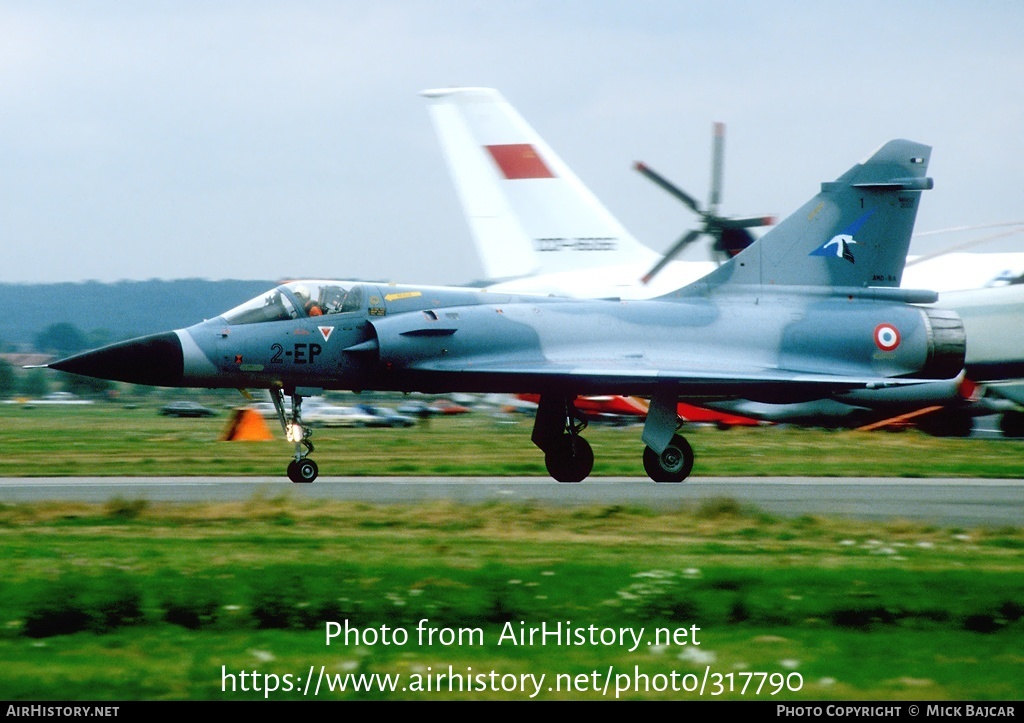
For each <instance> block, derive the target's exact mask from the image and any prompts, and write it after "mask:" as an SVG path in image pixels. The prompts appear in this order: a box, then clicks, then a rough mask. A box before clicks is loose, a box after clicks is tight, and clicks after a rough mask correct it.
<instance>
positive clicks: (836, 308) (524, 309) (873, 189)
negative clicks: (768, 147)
mask: <svg viewBox="0 0 1024 723" xmlns="http://www.w3.org/2000/svg"><path fill="white" fill-rule="evenodd" d="M521 150H522V149H519V150H515V149H512V150H509V149H504V150H497V151H495V152H496V153H497V154H498V155H499V157H501V158H504V159H505V160H504V161H503V162H505V163H508V164H511V165H510V166H509V167H510V168H512V167H519V168H527V169H528V168H530V167H531V166H530V164H531V163H533V162H534V161H531V160H530V159H529V158H526V157H522V153H521ZM930 153H931V149H930V148H929V147H928V146H925V145H922V144H920V143H914V142H911V141H907V140H894V141H890V142H888V143H886V144H884V145H883V146H882V147H881V148H879V150H878V151H876V152H875V153H874V154H873V155H871V156H870V157H869V158H868V159H867V160H866V161H864V162H862V163H859V164H857V165H854V166H853V167H852V168H851V169H850V170H849V171H847V172H846V173H844V174H842V175H841V176H840V177H839V178H838V179H837V180H835V181H833V182H830V183H824V184H822V187H821V191H820V193H818V194H817V195H816V196H814V198H812V199H811V200H810V201H808V202H807V203H806V204H805V205H804V206H803V207H802V208H800V209H799V210H798V211H796V212H795V213H794V214H793V215H791V216H790V217H788V218H787V219H785V220H784V221H782V222H781V223H780V224H778V225H777V226H775V227H774V228H772V229H771V230H770V231H769V232H767V233H766V234H765V235H764V236H762V237H761V238H760V239H759V240H757V241H756V242H755V243H754V244H752V245H751V246H749V247H748V248H747V249H745V250H744V251H742V252H741V253H739V254H738V255H737V256H735V257H734V258H733V259H731V260H730V261H728V262H726V263H725V264H723V265H722V266H719V267H718V268H717V269H715V270H714V271H713V272H712V273H710V274H708V275H707V276H705V277H704V278H702V279H700V280H699V281H697V282H695V283H692V284H689V285H686V286H682V287H680V288H678V289H675V290H673V291H671V292H670V293H667V294H664V295H662V296H659V297H657V298H652V299H625V300H624V299H570V298H564V297H550V296H534V295H527V294H513V293H496V292H493V291H484V290H480V289H472V288H458V287H450V288H439V287H426V286H416V285H406V286H397V285H385V284H375V283H355V282H345V281H325V280H307V281H294V282H290V283H286V284H283V285H281V286H278V287H277V288H275V289H272V290H270V291H268V292H267V293H265V294H263V295H261V296H259V297H257V298H255V299H253V300H251V301H249V302H247V303H245V304H243V305H241V306H239V307H237V308H235V309H231V310H230V311H226V312H225V313H223V314H222V315H220V316H219V317H217V318H215V319H210V320H208V321H204V322H202V323H199V324H196V325H194V326H191V327H188V328H186V329H178V330H176V331H171V332H167V333H163V334H156V335H152V336H147V337H142V338H139V339H134V340H131V341H126V342H122V343H119V344H114V345H111V346H107V347H103V348H100V349H97V350H95V351H90V352H86V353H84V354H79V355H77V356H73V357H70V358H67V359H64V360H61V361H57V362H54V363H52V364H50V365H49V366H50V367H51V368H54V369H59V370H61V371H65V372H71V373H75V374H85V375H89V376H93V377H99V378H102V379H110V380H119V381H124V382H132V383H137V384H149V385H157V386H170V387H228V388H230V387H234V388H262V389H268V390H270V392H271V395H272V398H273V400H274V404H275V406H276V408H277V413H278V417H279V419H280V421H281V425H282V427H283V429H284V431H285V434H286V437H287V439H288V440H289V441H291V442H292V443H294V445H295V451H294V455H293V459H292V460H291V462H290V464H289V465H288V476H289V478H290V479H291V480H292V481H294V482H312V481H313V480H314V479H315V478H316V477H317V475H318V468H317V465H316V463H315V462H314V461H313V460H312V459H311V458H310V456H309V455H310V453H312V452H313V445H312V443H311V440H310V430H309V429H308V428H307V427H306V425H304V424H303V421H302V412H301V410H302V400H303V398H305V397H308V396H315V395H319V394H322V393H323V391H324V390H327V389H344V390H355V391H358V390H381V391H398V392H413V391H419V392H430V393H449V392H507V393H532V394H539V395H540V402H539V406H538V410H537V415H536V420H535V423H534V427H533V433H532V441H533V442H534V444H536V446H537V447H539V448H540V449H541V451H542V452H543V453H544V459H545V464H546V467H547V470H548V472H549V473H550V474H551V476H552V477H553V478H554V479H556V480H558V481H560V482H579V481H582V480H583V479H585V478H586V477H587V476H588V475H589V474H590V472H591V469H592V467H593V463H594V454H593V451H592V450H591V447H590V445H589V444H588V443H587V441H586V440H585V439H584V437H583V436H582V434H581V432H582V431H583V429H584V428H585V426H586V421H585V419H584V418H583V417H582V415H581V414H580V413H579V412H578V411H577V410H576V408H575V406H574V403H573V400H574V399H575V398H576V397H577V396H578V395H584V394H623V395H636V396H642V397H645V398H648V399H650V407H649V411H648V414H647V418H646V421H645V423H644V428H643V432H642V435H641V439H642V441H643V442H644V443H645V444H646V448H645V449H644V451H643V465H644V469H645V470H646V472H647V474H648V475H649V476H650V477H651V478H652V479H653V480H655V481H657V482H681V481H683V480H684V479H686V478H687V476H689V474H690V472H691V470H692V468H693V463H694V454H693V451H692V449H691V447H690V445H689V444H688V443H687V441H686V440H685V439H684V438H683V437H682V436H681V435H680V434H678V433H677V429H678V426H679V419H678V417H677V412H676V409H677V402H678V401H679V400H687V401H701V400H708V399H711V400H715V399H717V400H722V399H750V400H757V401H764V402H796V401H806V400H811V399H828V398H831V397H833V396H835V395H840V394H844V393H854V392H857V391H859V390H868V389H875V390H878V389H899V388H902V387H907V386H913V385H919V384H927V383H929V381H932V380H948V379H952V378H955V377H956V376H957V375H958V374H959V373H960V371H961V369H962V368H963V363H964V350H965V335H964V330H963V325H962V323H961V321H960V319H959V317H958V316H957V315H956V314H955V313H952V312H949V311H946V310H943V309H938V308H932V307H922V306H915V305H913V304H920V303H927V302H930V301H934V300H935V298H936V294H935V293H933V292H929V291H915V290H907V289H900V288H898V287H899V282H900V278H901V275H902V271H903V266H904V263H905V259H906V253H907V247H908V246H909V244H910V237H911V232H912V230H913V225H914V219H915V216H916V214H917V209H918V205H919V202H920V198H921V193H922V191H924V190H927V189H929V188H931V187H932V180H931V179H930V178H929V177H927V175H926V170H927V167H928V160H929V157H930ZM847 236H848V237H849V239H845V240H844V242H843V246H844V247H845V248H846V249H848V250H849V254H843V255H838V256H837V255H836V254H834V253H826V254H821V253H820V251H821V250H822V249H829V250H831V249H830V244H834V243H837V242H834V239H836V238H838V237H847ZM577 241H579V240H578V239H577ZM853 242H856V243H853ZM587 243H595V242H594V241H593V239H591V240H589V241H587ZM602 243H604V242H602ZM286 394H287V395H290V396H291V400H292V404H291V410H290V412H286V409H285V404H284V395H286Z"/></svg>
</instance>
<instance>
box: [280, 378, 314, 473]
mask: <svg viewBox="0 0 1024 723" xmlns="http://www.w3.org/2000/svg"><path fill="white" fill-rule="evenodd" d="M270 398H271V400H273V402H274V409H276V410H277V418H278V420H280V422H281V427H282V428H283V429H284V436H285V437H286V438H287V439H288V441H289V442H294V443H295V459H293V460H292V461H291V462H289V463H288V479H290V480H291V481H292V482H296V483H309V482H312V481H313V480H315V479H316V477H317V475H318V474H320V470H319V468H318V467H317V466H316V462H314V461H313V460H311V459H309V458H308V456H309V455H310V454H312V452H313V443H312V442H310V441H309V438H310V437H312V436H313V430H312V429H309V428H307V427H304V426H303V425H302V396H301V395H299V394H292V413H291V417H290V418H289V416H288V415H287V414H286V413H285V411H284V392H282V391H281V390H280V389H271V390H270ZM303 447H305V450H303Z"/></svg>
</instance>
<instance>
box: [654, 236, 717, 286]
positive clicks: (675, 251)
mask: <svg viewBox="0 0 1024 723" xmlns="http://www.w3.org/2000/svg"><path fill="white" fill-rule="evenodd" d="M702 233H704V232H703V231H702V230H699V229H694V230H692V231H690V232H688V233H686V234H684V235H683V237H682V238H681V239H679V240H678V241H676V244H675V246H673V247H672V248H670V249H669V250H668V251H667V252H666V253H665V255H664V256H662V257H661V260H660V261H659V262H658V263H656V264H655V265H654V267H653V268H652V269H651V270H650V271H648V272H647V273H646V274H644V275H643V277H642V278H641V279H640V281H642V282H643V283H644V284H649V283H650V282H651V279H653V278H654V277H655V276H657V275H658V273H659V272H660V271H661V270H662V269H663V268H665V266H666V265H667V264H668V262H669V261H671V260H672V259H674V258H675V257H676V256H678V255H679V253H680V252H681V251H682V250H683V249H685V248H686V247H687V246H689V245H690V244H691V243H693V242H694V241H696V240H697V237H698V236H700V235H701V234H702Z"/></svg>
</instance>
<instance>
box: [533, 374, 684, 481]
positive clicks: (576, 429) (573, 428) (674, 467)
mask: <svg viewBox="0 0 1024 723" xmlns="http://www.w3.org/2000/svg"><path fill="white" fill-rule="evenodd" d="M676 398H677V397H676V394H675V393H674V392H667V393H665V394H663V395H656V396H654V397H652V398H651V404H650V408H649V410H648V414H647V421H646V422H645V424H644V433H643V440H644V442H646V443H647V447H646V449H644V470H646V472H647V475H648V476H649V477H650V478H651V479H652V480H654V481H655V482H682V481H683V480H685V479H686V478H687V477H689V476H690V472H691V471H692V470H693V459H694V455H693V448H692V447H690V444H689V442H687V441H686V440H685V439H684V438H683V437H682V436H681V435H679V434H677V433H676V430H677V429H678V428H679V425H680V420H679V417H678V416H677V414H676ZM574 400H575V396H568V395H561V394H542V395H541V397H540V403H539V404H538V405H537V418H536V420H535V421H534V424H533V436H532V440H533V443H534V444H536V445H537V446H538V447H540V448H541V450H542V451H543V452H544V464H545V466H546V467H547V469H548V474H550V475H551V476H552V477H553V478H554V479H556V480H557V481H559V482H582V481H583V480H584V479H586V478H587V477H588V476H589V475H590V472H591V470H593V468H594V452H593V450H592V449H591V448H590V444H588V443H587V440H585V439H583V437H581V436H580V432H582V431H583V430H584V429H586V427H587V420H586V419H585V418H584V417H583V416H582V415H581V414H580V412H579V410H578V409H576V406H575V404H574V403H573V402H574Z"/></svg>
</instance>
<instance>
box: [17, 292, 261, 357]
mask: <svg viewBox="0 0 1024 723" xmlns="http://www.w3.org/2000/svg"><path fill="white" fill-rule="evenodd" d="M278 283H279V282H277V281H236V280H227V281H206V280H204V279H179V280H176V281H161V280H156V279H154V280H151V281H118V282H116V283H110V284H104V283H100V282H98V281H86V282H83V283H63V284H0V346H10V345H17V346H19V347H21V346H24V345H30V344H32V342H33V340H34V339H35V337H36V335H37V334H39V333H40V332H41V331H43V330H44V329H46V328H47V327H48V326H50V325H51V324H59V323H69V324H74V325H75V326H76V327H78V328H79V329H80V330H81V331H83V332H85V333H90V332H94V331H98V330H105V331H106V332H108V335H109V336H108V338H109V340H110V341H117V340H120V339H127V338H129V337H133V336H140V335H143V334H153V333H156V332H159V331H166V330H168V329H180V328H182V327H185V326H191V325H192V324H196V323H198V322H200V321H202V320H204V319H209V318H212V317H214V316H217V315H218V314H220V313H223V312H225V311H227V310H228V309H230V308H232V307H234V306H237V305H238V304H241V303H242V302H244V301H247V300H249V299H251V298H253V297H254V296H257V295H258V294H260V293H262V292H264V291H267V290H268V289H272V288H273V287H275V286H277V284H278Z"/></svg>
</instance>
